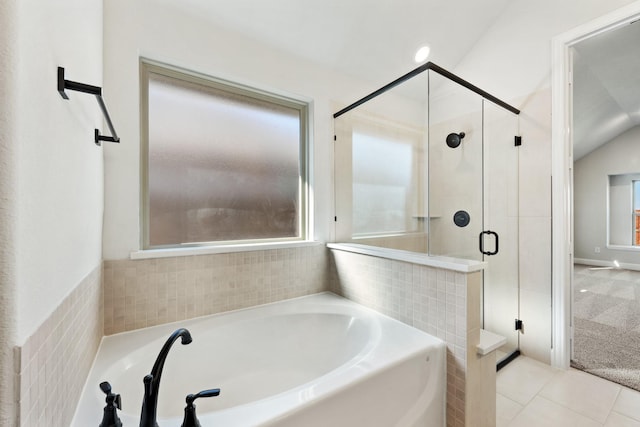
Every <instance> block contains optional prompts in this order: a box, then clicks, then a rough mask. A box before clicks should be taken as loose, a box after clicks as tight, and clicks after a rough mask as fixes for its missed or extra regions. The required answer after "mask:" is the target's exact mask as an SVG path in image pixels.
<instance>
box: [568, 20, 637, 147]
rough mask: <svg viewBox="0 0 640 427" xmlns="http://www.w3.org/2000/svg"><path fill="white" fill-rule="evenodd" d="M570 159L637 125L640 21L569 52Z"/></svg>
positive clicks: (577, 46)
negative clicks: (572, 62) (570, 86)
mask: <svg viewBox="0 0 640 427" xmlns="http://www.w3.org/2000/svg"><path fill="white" fill-rule="evenodd" d="M573 81H574V85H573V111H574V115H573V117H574V126H573V127H574V135H573V140H574V159H575V160H578V159H580V158H581V157H583V156H585V155H587V154H588V153H590V152H591V151H593V150H595V149H597V148H598V147H600V146H601V145H603V144H605V143H607V142H609V141H610V140H611V139H613V138H615V137H616V136H618V135H620V134H622V133H624V132H626V131H627V130H629V129H631V128H633V127H635V126H638V125H640V22H636V23H632V24H628V25H625V26H623V27H621V28H618V29H615V30H612V31H608V32H605V33H602V34H599V35H597V36H594V37H591V38H588V39H586V40H584V41H581V42H580V43H578V44H577V45H576V46H575V49H574V67H573Z"/></svg>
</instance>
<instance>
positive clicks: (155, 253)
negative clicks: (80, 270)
mask: <svg viewBox="0 0 640 427" xmlns="http://www.w3.org/2000/svg"><path fill="white" fill-rule="evenodd" d="M322 244H323V243H322V242H316V241H313V240H300V241H287V242H268V243H246V244H238V245H219V246H185V247H176V248H166V249H143V250H139V251H135V252H131V253H130V255H129V256H130V258H131V259H134V260H135V259H152V258H168V257H178V256H192V255H209V254H226V253H233V252H252V251H265V250H270V249H291V248H304V247H308V246H319V245H322Z"/></svg>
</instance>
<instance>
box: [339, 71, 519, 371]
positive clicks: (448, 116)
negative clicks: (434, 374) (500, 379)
mask: <svg viewBox="0 0 640 427" xmlns="http://www.w3.org/2000/svg"><path fill="white" fill-rule="evenodd" d="M518 114H519V111H518V110H517V109H515V108H513V107H512V106H510V105H508V104H506V103H504V102H503V101H500V100H499V99H497V98H495V97H493V96H492V95H490V94H488V93H486V92H484V91H483V90H481V89H479V88H478V87H476V86H473V85H471V84H470V83H468V82H466V81H464V80H462V79H461V78H459V77H457V76H455V75H454V74H452V73H450V72H448V71H446V70H444V69H442V68H441V67H439V66H437V65H435V64H433V63H430V62H429V63H427V64H425V65H423V66H421V67H419V68H417V69H415V70H413V71H412V72H410V73H408V74H406V75H405V76H403V77H401V78H399V79H397V80H395V81H393V82H391V83H389V84H388V85H386V86H384V87H383V88H381V89H379V90H377V91H376V92H373V93H372V94H370V95H368V96H367V97H365V98H362V99H361V100H359V101H357V102H356V103H354V104H352V105H350V106H348V107H346V108H344V109H342V110H340V111H338V112H337V113H335V114H334V129H335V208H336V215H335V220H336V221H335V224H336V229H335V230H336V241H338V242H349V243H352V244H360V245H366V246H373V247H377V248H380V250H401V251H410V252H417V253H422V254H425V255H428V256H446V257H454V258H463V259H473V260H479V261H485V262H486V263H487V266H486V267H485V269H484V272H483V301H482V315H483V328H484V329H486V330H489V331H491V332H494V333H497V334H499V335H502V336H504V337H506V338H507V344H505V345H504V346H503V347H502V348H501V349H500V350H499V351H500V353H499V355H498V364H499V366H502V365H504V364H505V363H506V362H507V361H508V360H510V359H511V358H512V357H515V356H516V355H517V354H518V347H519V340H518V338H519V332H518V330H517V329H516V328H517V327H518V326H519V325H520V324H519V322H518V319H519V268H518V258H519V255H518V247H519V242H518V216H519V212H518V204H519V203H518V187H519V184H518V174H519V172H518V146H519V144H520V138H519V137H518V136H517V135H518Z"/></svg>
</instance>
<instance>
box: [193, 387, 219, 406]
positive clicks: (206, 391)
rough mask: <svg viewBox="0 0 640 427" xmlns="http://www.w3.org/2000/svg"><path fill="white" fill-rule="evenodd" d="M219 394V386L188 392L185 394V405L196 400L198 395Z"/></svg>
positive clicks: (213, 395) (210, 395) (214, 395)
mask: <svg viewBox="0 0 640 427" xmlns="http://www.w3.org/2000/svg"><path fill="white" fill-rule="evenodd" d="M219 395H220V389H219V388H212V389H209V390H202V391H200V392H198V393H196V394H189V395H187V398H186V399H185V400H186V402H187V405H192V404H193V401H194V400H196V399H197V398H199V397H216V396H219Z"/></svg>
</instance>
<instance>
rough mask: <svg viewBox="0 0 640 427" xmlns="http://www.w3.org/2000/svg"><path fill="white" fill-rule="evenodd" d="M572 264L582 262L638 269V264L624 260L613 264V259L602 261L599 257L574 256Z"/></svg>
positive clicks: (639, 267)
mask: <svg viewBox="0 0 640 427" xmlns="http://www.w3.org/2000/svg"><path fill="white" fill-rule="evenodd" d="M573 263H574V264H584V265H593V266H595V267H613V268H622V269H625V270H635V271H640V264H631V263H626V262H619V263H618V265H615V264H614V263H613V261H602V260H599V259H586V258H574V259H573Z"/></svg>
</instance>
